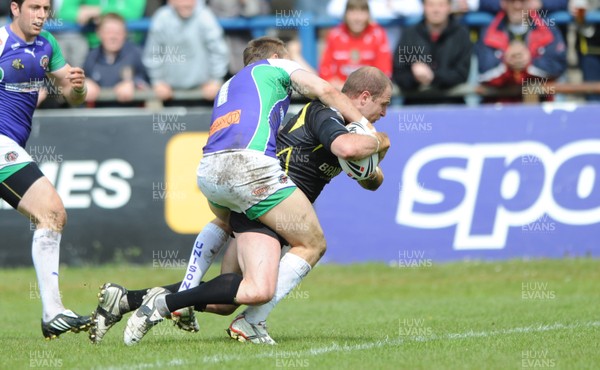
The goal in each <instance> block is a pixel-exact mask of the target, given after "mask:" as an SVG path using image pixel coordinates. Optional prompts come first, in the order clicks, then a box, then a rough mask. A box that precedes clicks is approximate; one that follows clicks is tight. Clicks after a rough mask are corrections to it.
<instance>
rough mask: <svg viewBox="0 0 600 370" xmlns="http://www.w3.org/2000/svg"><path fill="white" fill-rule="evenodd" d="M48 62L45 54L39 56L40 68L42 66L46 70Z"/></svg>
mask: <svg viewBox="0 0 600 370" xmlns="http://www.w3.org/2000/svg"><path fill="white" fill-rule="evenodd" d="M49 63H50V59H49V58H48V56H47V55H43V56H42V58H40V66H41V67H42V68H44V71H48V64H49Z"/></svg>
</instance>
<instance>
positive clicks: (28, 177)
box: [0, 135, 44, 209]
mask: <svg viewBox="0 0 600 370" xmlns="http://www.w3.org/2000/svg"><path fill="white" fill-rule="evenodd" d="M42 176H44V175H43V174H42V172H41V171H40V169H39V168H38V166H37V165H36V164H35V162H33V159H31V156H30V155H29V154H28V153H27V152H26V151H25V149H23V148H21V146H19V144H17V143H16V142H15V141H14V140H13V139H11V138H9V137H7V136H4V135H0V198H2V199H4V200H5V201H6V202H8V204H10V205H11V206H12V207H13V208H15V209H17V206H18V205H19V202H20V201H21V198H22V197H23V195H24V194H25V192H26V191H27V190H28V189H29V187H30V186H31V185H32V184H33V183H34V182H35V181H36V180H37V179H39V178H40V177H42Z"/></svg>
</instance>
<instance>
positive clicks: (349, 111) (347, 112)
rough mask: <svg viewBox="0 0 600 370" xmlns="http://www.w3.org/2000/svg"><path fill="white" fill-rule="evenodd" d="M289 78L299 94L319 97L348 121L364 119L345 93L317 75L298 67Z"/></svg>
mask: <svg viewBox="0 0 600 370" xmlns="http://www.w3.org/2000/svg"><path fill="white" fill-rule="evenodd" d="M290 78H291V79H292V86H293V87H294V89H295V90H296V91H298V92H299V93H300V94H302V95H304V96H306V97H308V98H311V99H319V100H320V101H321V102H322V103H323V104H325V105H327V106H329V107H332V108H335V109H337V110H338V111H339V112H340V113H341V114H342V116H344V118H345V119H346V120H348V121H350V122H352V121H360V120H361V119H362V120H363V121H366V119H365V118H364V117H363V115H362V114H361V113H360V112H359V111H358V109H356V107H355V106H354V105H353V104H352V101H351V100H350V99H349V98H348V97H347V96H346V95H344V94H342V93H341V92H339V91H338V90H337V89H336V88H335V87H333V86H332V85H331V84H330V83H329V82H327V81H325V80H323V79H322V78H320V77H319V76H317V75H315V74H313V73H310V72H307V71H305V70H302V69H299V70H296V71H294V72H293V73H292V75H291V76H290ZM368 125H370V123H369V124H368Z"/></svg>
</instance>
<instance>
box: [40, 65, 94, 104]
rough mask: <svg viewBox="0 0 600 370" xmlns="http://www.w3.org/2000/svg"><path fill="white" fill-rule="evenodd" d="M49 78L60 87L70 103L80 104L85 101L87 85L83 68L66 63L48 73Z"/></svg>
mask: <svg viewBox="0 0 600 370" xmlns="http://www.w3.org/2000/svg"><path fill="white" fill-rule="evenodd" d="M48 78H49V79H50V81H51V82H52V83H53V84H54V85H55V86H59V87H60V89H61V91H62V93H63V95H64V96H65V98H66V99H67V101H68V102H69V104H71V105H79V104H82V103H83V102H84V101H85V97H86V95H87V87H86V82H85V72H84V71H83V69H82V68H80V67H71V66H70V65H69V64H66V65H65V66H64V67H62V68H61V69H59V70H56V71H54V72H50V73H48Z"/></svg>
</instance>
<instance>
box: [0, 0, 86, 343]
mask: <svg viewBox="0 0 600 370" xmlns="http://www.w3.org/2000/svg"><path fill="white" fill-rule="evenodd" d="M49 13H50V0H13V1H11V3H10V16H11V19H12V23H10V24H8V25H6V26H3V27H0V198H2V199H4V200H5V201H6V202H7V203H9V204H10V205H11V206H12V207H13V208H14V209H16V210H17V211H19V212H20V213H21V214H23V215H24V216H26V217H28V218H29V220H30V221H31V222H33V223H34V224H35V226H36V230H35V232H34V233H33V245H32V250H31V254H32V257H33V264H34V266H35V271H36V274H37V279H38V285H39V289H40V296H41V300H42V312H43V313H42V334H43V335H44V337H45V338H47V339H52V338H56V337H57V336H59V335H61V334H62V333H64V332H67V331H73V332H78V331H80V330H85V329H87V328H89V325H90V317H89V316H80V315H78V314H76V313H74V312H73V311H71V310H68V309H65V307H64V306H63V304H62V300H61V296H60V292H59V288H58V267H59V255H60V238H61V233H62V230H63V227H64V226H65V223H66V219H67V215H66V212H65V208H64V205H63V203H62V201H61V199H60V197H59V196H58V194H57V192H56V189H55V188H54V186H53V185H52V184H51V183H50V181H49V180H48V179H47V178H46V177H44V175H43V174H42V172H41V171H40V169H39V168H38V166H37V164H36V163H35V162H34V161H33V160H32V158H31V156H30V155H29V154H28V153H27V151H25V149H24V148H25V144H26V142H27V139H28V138H29V133H30V132H31V121H32V117H33V112H34V110H35V107H36V103H37V99H38V91H39V89H40V87H42V85H43V81H44V78H45V77H48V78H49V79H50V80H51V81H53V82H54V85H55V86H58V87H59V89H60V90H61V91H62V93H63V95H64V96H65V97H66V99H67V101H69V103H71V104H74V105H78V104H81V103H83V101H84V100H85V95H86V87H85V74H84V72H83V70H82V69H81V68H77V67H71V66H70V65H69V64H67V63H66V62H65V60H64V58H63V56H62V52H61V51H60V48H59V46H58V43H57V42H56V39H55V38H54V37H53V36H52V35H51V34H50V33H48V32H47V31H44V30H42V27H43V25H44V22H45V21H46V19H47V18H48V15H49ZM3 247H8V246H6V245H5V246H3Z"/></svg>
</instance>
